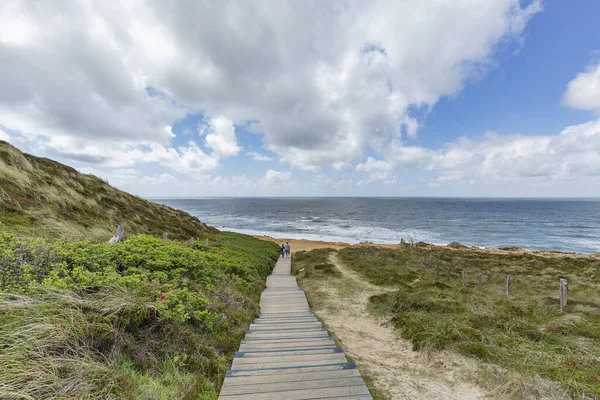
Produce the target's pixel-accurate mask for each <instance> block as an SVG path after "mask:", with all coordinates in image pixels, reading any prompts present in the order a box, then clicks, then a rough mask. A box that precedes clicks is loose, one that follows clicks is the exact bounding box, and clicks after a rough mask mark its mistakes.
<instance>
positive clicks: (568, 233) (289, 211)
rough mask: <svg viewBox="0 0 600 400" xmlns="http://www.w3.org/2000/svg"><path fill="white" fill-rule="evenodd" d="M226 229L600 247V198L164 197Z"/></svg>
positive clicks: (327, 237) (334, 237)
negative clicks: (566, 199) (593, 199)
mask: <svg viewBox="0 0 600 400" xmlns="http://www.w3.org/2000/svg"><path fill="white" fill-rule="evenodd" d="M155 201H158V202H161V203H163V204H167V205H170V206H172V207H175V208H179V209H182V210H184V211H187V212H189V213H190V214H192V215H195V216H197V217H198V218H199V219H200V220H202V221H204V222H206V223H208V224H209V225H213V226H215V227H217V228H219V229H223V230H231V231H235V232H240V233H246V234H252V235H268V236H272V237H279V238H282V237H284V238H293V239H309V240H322V241H336V242H346V243H351V244H356V243H360V242H373V243H382V244H383V243H398V242H400V241H401V240H402V239H404V240H406V241H410V240H411V239H412V240H413V241H415V242H418V241H423V242H427V243H434V244H448V243H450V242H453V241H458V242H460V243H462V244H465V245H468V246H478V247H481V248H490V247H496V248H497V247H521V248H523V249H528V250H557V251H571V252H582V253H595V252H598V251H600V202H599V201H590V200H585V201H579V200H572V201H565V200H556V201H554V200H522V199H514V200H507V199H407V198H400V199H386V198H384V199H375V198H354V199H352V198H330V199H314V198H304V199H287V198H284V199H239V198H238V199H226V198H221V199H177V200H175V199H168V200H167V199H165V200H155Z"/></svg>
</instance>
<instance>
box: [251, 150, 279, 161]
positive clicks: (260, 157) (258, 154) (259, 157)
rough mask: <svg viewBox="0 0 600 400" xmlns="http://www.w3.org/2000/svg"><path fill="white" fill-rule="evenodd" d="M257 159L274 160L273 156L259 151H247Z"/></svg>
mask: <svg viewBox="0 0 600 400" xmlns="http://www.w3.org/2000/svg"><path fill="white" fill-rule="evenodd" d="M246 154H247V155H249V156H250V157H252V158H253V159H255V160H256V161H273V157H269V156H266V155H264V154H260V153H257V152H255V151H250V152H248V153H246Z"/></svg>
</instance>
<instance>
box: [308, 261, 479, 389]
mask: <svg viewBox="0 0 600 400" xmlns="http://www.w3.org/2000/svg"><path fill="white" fill-rule="evenodd" d="M330 261H331V263H332V264H334V265H336V266H337V267H338V269H339V270H340V271H341V273H342V277H341V278H332V279H320V280H316V279H315V280H304V281H302V284H303V286H307V287H305V290H306V291H307V293H308V295H309V298H311V300H314V301H312V302H313V306H314V309H313V311H314V312H315V313H316V314H317V315H318V316H319V318H320V319H321V320H322V321H323V322H324V323H325V324H326V326H327V327H328V329H329V330H330V331H331V332H332V333H333V334H334V335H335V336H336V337H337V338H338V339H339V341H340V342H341V344H342V347H343V349H344V351H345V352H346V354H348V355H349V356H351V357H352V358H353V359H354V361H355V362H356V363H357V365H358V367H359V369H360V370H362V371H367V372H368V374H369V375H371V376H372V378H373V383H374V385H375V386H376V387H377V388H379V389H382V390H383V391H384V392H387V393H388V394H389V395H390V398H392V399H436V400H437V399H457V400H458V399H483V398H485V392H484V390H483V389H481V388H479V387H477V386H475V385H474V384H472V383H468V382H467V381H466V379H465V378H464V373H465V372H468V371H473V368H475V366H474V364H473V362H472V361H470V360H468V359H464V358H461V357H459V356H457V355H452V354H448V353H447V352H439V353H435V354H433V355H429V357H425V356H424V355H423V354H422V353H420V352H415V351H413V350H412V345H411V344H410V342H408V341H407V340H404V339H402V338H400V337H399V336H398V335H397V334H396V332H395V331H394V329H393V328H392V327H390V326H386V321H385V320H383V319H378V318H376V317H375V316H373V315H372V314H370V313H368V312H367V310H366V306H367V304H368V300H369V297H370V296H372V295H374V294H379V293H382V290H383V291H385V290H386V289H382V288H381V287H379V286H374V285H371V284H370V283H368V282H366V281H364V280H363V279H362V278H361V277H360V275H358V274H357V273H356V272H354V271H352V270H350V269H349V268H346V267H345V266H344V265H343V264H342V263H341V262H340V260H339V259H338V257H337V254H335V253H332V254H331V256H330ZM311 292H312V293H311ZM313 293H314V295H313V296H311V294H313Z"/></svg>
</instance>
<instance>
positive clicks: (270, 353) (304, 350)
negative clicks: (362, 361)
mask: <svg viewBox="0 0 600 400" xmlns="http://www.w3.org/2000/svg"><path fill="white" fill-rule="evenodd" d="M341 352H342V349H340V348H339V347H298V348H296V349H287V350H282V349H269V350H264V349H262V350H248V351H238V352H237V353H235V357H246V358H251V357H275V356H277V357H283V358H285V357H289V356H293V355H302V354H327V353H341Z"/></svg>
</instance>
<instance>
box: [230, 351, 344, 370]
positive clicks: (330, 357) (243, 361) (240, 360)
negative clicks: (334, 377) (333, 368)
mask: <svg viewBox="0 0 600 400" xmlns="http://www.w3.org/2000/svg"><path fill="white" fill-rule="evenodd" d="M305 361H306V362H308V363H307V364H302V365H316V364H320V363H321V364H333V363H336V362H340V363H341V362H346V361H348V360H346V356H344V353H324V354H292V355H290V356H287V357H285V356H281V355H276V356H265V357H235V358H234V359H233V367H232V369H244V368H246V367H248V368H252V366H255V365H267V364H281V365H284V366H285V364H286V363H287V365H288V366H295V365H297V364H296V363H299V362H305ZM309 361H310V362H309ZM242 366H244V368H242ZM236 367H237V368H236ZM262 368H270V367H262Z"/></svg>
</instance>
